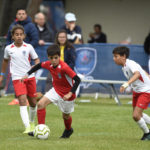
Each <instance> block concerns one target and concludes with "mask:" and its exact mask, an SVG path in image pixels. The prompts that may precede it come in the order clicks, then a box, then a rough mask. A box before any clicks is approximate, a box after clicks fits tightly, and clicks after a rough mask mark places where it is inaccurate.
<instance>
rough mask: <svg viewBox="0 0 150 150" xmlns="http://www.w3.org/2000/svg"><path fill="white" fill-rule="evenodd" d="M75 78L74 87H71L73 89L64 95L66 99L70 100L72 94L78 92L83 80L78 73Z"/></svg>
mask: <svg viewBox="0 0 150 150" xmlns="http://www.w3.org/2000/svg"><path fill="white" fill-rule="evenodd" d="M73 80H74V84H73V87H72V88H71V90H70V92H69V93H68V94H66V95H64V97H63V99H64V100H68V99H69V98H70V97H71V96H72V94H73V93H75V92H76V90H77V88H78V86H79V84H80V82H81V80H80V78H79V77H78V76H77V75H76V76H74V77H73Z"/></svg>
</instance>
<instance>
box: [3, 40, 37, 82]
mask: <svg viewBox="0 0 150 150" xmlns="http://www.w3.org/2000/svg"><path fill="white" fill-rule="evenodd" d="M37 58H38V55H37V54H36V52H35V50H34V48H33V47H32V45H31V44H27V43H25V42H23V44H22V46H21V47H16V46H15V45H14V43H12V44H10V45H8V46H6V48H5V52H4V59H10V73H11V76H12V80H18V79H21V78H22V77H23V76H24V75H25V74H26V73H27V72H28V71H29V70H30V69H31V64H30V59H37ZM31 77H34V74H31V75H30V76H29V78H31Z"/></svg>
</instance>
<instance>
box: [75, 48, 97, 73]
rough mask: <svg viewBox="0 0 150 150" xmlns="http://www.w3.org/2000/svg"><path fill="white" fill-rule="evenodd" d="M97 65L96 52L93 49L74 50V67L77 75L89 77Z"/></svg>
mask: <svg viewBox="0 0 150 150" xmlns="http://www.w3.org/2000/svg"><path fill="white" fill-rule="evenodd" d="M96 63H97V52H96V49H95V48H90V47H80V48H77V49H76V66H75V70H76V72H77V73H80V74H84V75H89V74H91V73H92V72H93V70H94V69H95V66H96Z"/></svg>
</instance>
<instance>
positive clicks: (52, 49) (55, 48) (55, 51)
mask: <svg viewBox="0 0 150 150" xmlns="http://www.w3.org/2000/svg"><path fill="white" fill-rule="evenodd" d="M47 55H48V56H54V55H58V56H60V48H59V45H57V44H53V45H50V46H49V47H48V48H47Z"/></svg>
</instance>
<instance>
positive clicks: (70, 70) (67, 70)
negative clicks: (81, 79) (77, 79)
mask: <svg viewBox="0 0 150 150" xmlns="http://www.w3.org/2000/svg"><path fill="white" fill-rule="evenodd" d="M63 70H64V72H65V74H66V75H68V76H69V77H70V78H73V77H74V76H76V73H75V72H74V71H73V70H72V69H71V68H70V67H69V66H68V65H67V64H65V65H64V67H63Z"/></svg>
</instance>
